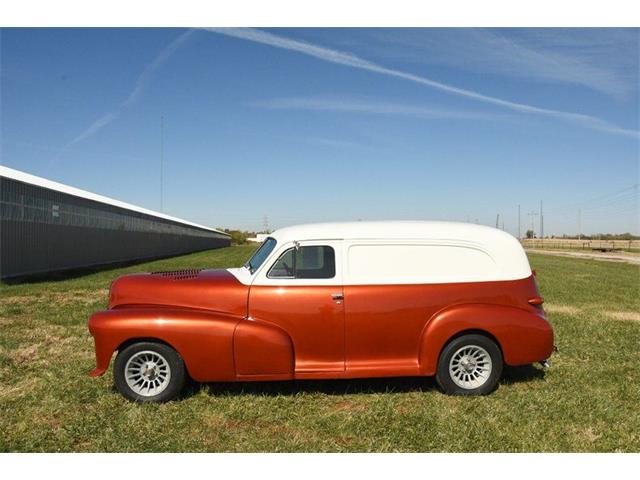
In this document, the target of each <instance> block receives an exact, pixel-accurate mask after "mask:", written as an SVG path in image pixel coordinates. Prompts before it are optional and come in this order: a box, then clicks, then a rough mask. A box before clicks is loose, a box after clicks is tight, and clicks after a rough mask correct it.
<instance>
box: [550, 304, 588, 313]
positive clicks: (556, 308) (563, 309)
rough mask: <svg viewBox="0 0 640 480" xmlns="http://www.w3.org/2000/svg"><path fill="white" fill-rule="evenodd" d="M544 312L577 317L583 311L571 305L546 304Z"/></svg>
mask: <svg viewBox="0 0 640 480" xmlns="http://www.w3.org/2000/svg"><path fill="white" fill-rule="evenodd" d="M544 310H545V312H548V313H563V314H565V315H577V314H578V313H580V312H581V311H582V310H581V309H579V308H578V307H573V306H571V305H555V304H553V303H545V304H544Z"/></svg>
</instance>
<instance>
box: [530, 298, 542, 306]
mask: <svg viewBox="0 0 640 480" xmlns="http://www.w3.org/2000/svg"><path fill="white" fill-rule="evenodd" d="M527 302H529V304H530V305H533V306H536V307H540V306H542V304H543V303H544V298H542V297H533V298H530V299H529V300H527Z"/></svg>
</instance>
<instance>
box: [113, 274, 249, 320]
mask: <svg viewBox="0 0 640 480" xmlns="http://www.w3.org/2000/svg"><path fill="white" fill-rule="evenodd" d="M248 290H249V287H248V286H246V285H243V284H242V283H240V282H239V281H238V280H237V279H236V277H234V276H233V275H232V274H231V273H229V272H228V271H227V270H180V271H175V272H153V273H137V274H133V275H125V276H123V277H120V278H118V279H116V280H115V281H114V282H113V283H112V284H111V291H110V293H109V308H110V309H111V308H118V307H125V306H127V307H135V306H163V307H178V308H197V309H204V310H211V311H215V312H222V313H229V314H232V315H241V316H245V315H246V312H247V295H248Z"/></svg>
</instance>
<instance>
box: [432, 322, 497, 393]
mask: <svg viewBox="0 0 640 480" xmlns="http://www.w3.org/2000/svg"><path fill="white" fill-rule="evenodd" d="M502 366H503V360H502V352H501V351H500V348H499V347H498V345H496V343H495V342H494V341H493V340H491V339H490V338H488V337H485V336H483V335H477V334H469V335H462V336H460V337H458V338H455V339H453V340H452V341H451V342H449V343H448V344H447V345H446V346H445V347H444V349H443V350H442V352H441V353H440V359H439V360H438V370H437V373H436V381H437V382H438V385H440V388H442V390H443V391H444V392H445V393H447V394H449V395H486V394H488V393H491V392H492V391H493V390H494V389H495V388H496V386H497V385H498V381H499V380H500V376H501V375H502Z"/></svg>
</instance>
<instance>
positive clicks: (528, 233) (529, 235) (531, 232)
mask: <svg viewBox="0 0 640 480" xmlns="http://www.w3.org/2000/svg"><path fill="white" fill-rule="evenodd" d="M527 238H535V237H534V235H533V230H527Z"/></svg>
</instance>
